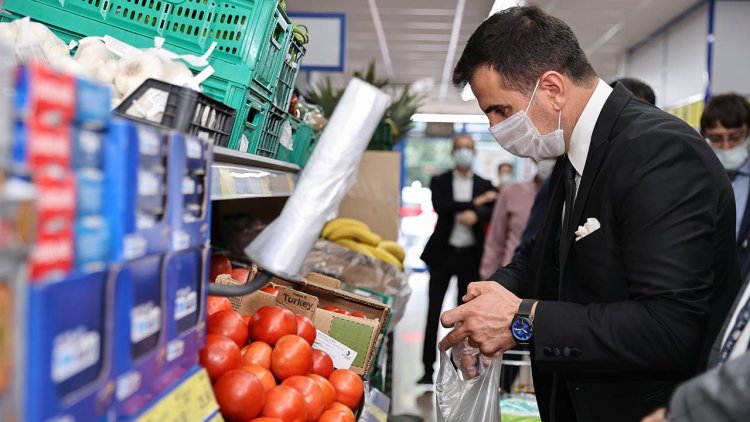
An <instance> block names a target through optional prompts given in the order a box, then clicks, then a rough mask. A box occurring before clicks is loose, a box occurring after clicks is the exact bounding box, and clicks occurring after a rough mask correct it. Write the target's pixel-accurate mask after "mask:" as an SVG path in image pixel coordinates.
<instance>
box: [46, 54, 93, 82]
mask: <svg viewBox="0 0 750 422" xmlns="http://www.w3.org/2000/svg"><path fill="white" fill-rule="evenodd" d="M50 64H51V65H52V67H54V68H55V69H57V70H59V71H62V72H65V73H69V74H71V75H73V76H81V77H89V74H88V71H87V70H86V68H84V67H83V66H82V65H81V64H80V63H78V62H77V61H75V60H73V58H72V57H70V56H60V57H56V58H54V60H50Z"/></svg>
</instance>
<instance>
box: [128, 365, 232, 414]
mask: <svg viewBox="0 0 750 422" xmlns="http://www.w3.org/2000/svg"><path fill="white" fill-rule="evenodd" d="M218 410H219V405H218V404H217V403H216V399H215V398H214V392H213V389H212V388H211V380H209V379H208V373H206V370H205V369H203V368H200V367H194V368H193V369H191V370H190V371H189V372H188V374H187V375H185V376H184V377H183V379H182V380H181V381H179V382H178V383H177V384H176V385H175V386H174V387H172V388H171V389H170V390H169V391H167V392H165V393H164V394H163V395H162V396H161V397H160V398H158V399H157V400H156V402H155V403H154V404H153V405H152V406H150V407H149V408H148V409H147V410H146V411H145V412H143V414H142V415H141V416H139V417H138V418H136V419H135V422H164V421H185V420H194V421H205V422H213V421H219V420H222V419H221V416H219V414H218Z"/></svg>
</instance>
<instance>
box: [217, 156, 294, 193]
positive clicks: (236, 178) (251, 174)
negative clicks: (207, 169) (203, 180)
mask: <svg viewBox="0 0 750 422" xmlns="http://www.w3.org/2000/svg"><path fill="white" fill-rule="evenodd" d="M299 170H300V169H299V167H298V166H296V165H294V164H289V163H284V162H282V161H278V160H272V159H269V158H265V157H260V156H257V155H252V154H246V153H242V152H238V151H234V150H230V149H227V148H222V147H214V164H213V165H212V166H211V173H212V174H211V200H212V201H221V200H228V199H248V198H270V197H288V196H290V195H291V194H292V192H293V191H294V186H295V184H296V181H297V174H298V173H299Z"/></svg>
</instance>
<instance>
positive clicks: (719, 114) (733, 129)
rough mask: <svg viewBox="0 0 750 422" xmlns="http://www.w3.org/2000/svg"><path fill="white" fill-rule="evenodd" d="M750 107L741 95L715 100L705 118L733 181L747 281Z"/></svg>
mask: <svg viewBox="0 0 750 422" xmlns="http://www.w3.org/2000/svg"><path fill="white" fill-rule="evenodd" d="M748 128H750V105H748V103H747V100H745V98H743V97H741V96H739V95H737V94H723V95H717V96H714V97H713V98H711V101H709V102H708V105H707V106H706V108H705V109H704V110H703V115H702V116H701V135H703V136H704V137H705V138H706V140H708V143H709V144H710V145H711V148H713V150H714V152H715V153H716V156H717V157H719V161H721V164H722V165H723V166H724V168H725V169H726V170H727V174H728V175H729V179H730V180H731V181H732V190H733V191H734V199H735V209H736V212H737V219H736V227H735V234H736V236H737V257H738V259H739V263H740V268H741V270H742V275H743V278H744V276H745V275H747V274H748V272H750V262H748V258H750V253H749V251H748V243H749V242H750V207H748V206H747V205H748V201H749V200H750V194H749V192H750V160H748Z"/></svg>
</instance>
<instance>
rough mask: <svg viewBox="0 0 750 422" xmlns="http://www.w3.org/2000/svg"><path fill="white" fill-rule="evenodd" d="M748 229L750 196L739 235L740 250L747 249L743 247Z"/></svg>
mask: <svg viewBox="0 0 750 422" xmlns="http://www.w3.org/2000/svg"><path fill="white" fill-rule="evenodd" d="M737 217H739V216H737ZM748 229H750V195H748V196H747V201H746V202H745V213H744V215H743V216H742V222H741V223H740V231H739V232H738V233H737V246H738V247H740V248H744V247H747V245H743V243H745V242H746V241H747V234H748ZM742 264H743V263H742V262H740V265H742Z"/></svg>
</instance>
